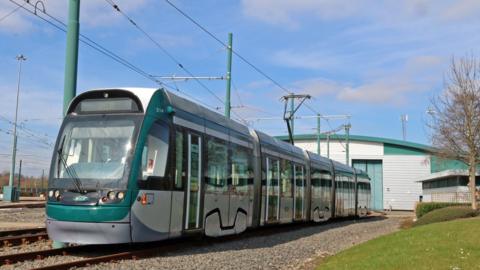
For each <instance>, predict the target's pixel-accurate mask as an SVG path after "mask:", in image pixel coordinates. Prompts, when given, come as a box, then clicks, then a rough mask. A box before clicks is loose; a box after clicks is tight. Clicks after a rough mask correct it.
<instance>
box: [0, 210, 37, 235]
mask: <svg viewBox="0 0 480 270" xmlns="http://www.w3.org/2000/svg"><path fill="white" fill-rule="evenodd" d="M45 219H46V218H45V208H7V209H0V230H14V229H21V228H25V227H27V228H28V227H35V226H36V225H40V226H45Z"/></svg>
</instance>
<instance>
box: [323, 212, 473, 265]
mask: <svg viewBox="0 0 480 270" xmlns="http://www.w3.org/2000/svg"><path fill="white" fill-rule="evenodd" d="M478 228H480V218H467V219H460V220H454V221H448V222H440V223H435V224H429V225H425V226H419V227H414V228H412V229H408V230H402V231H399V232H396V233H393V234H390V235H386V236H382V237H379V238H377V239H373V240H371V241H368V242H366V243H363V244H360V245H358V246H355V247H353V248H350V249H348V250H345V251H343V252H340V253H339V254H337V255H335V256H332V257H330V258H327V259H326V260H324V261H323V263H321V264H320V265H319V266H318V267H317V270H320V269H321V270H328V269H349V270H352V269H361V270H363V269H369V270H374V269H382V270H384V269H419V270H421V269H455V270H460V269H480V263H479V258H480V234H479V233H478Z"/></svg>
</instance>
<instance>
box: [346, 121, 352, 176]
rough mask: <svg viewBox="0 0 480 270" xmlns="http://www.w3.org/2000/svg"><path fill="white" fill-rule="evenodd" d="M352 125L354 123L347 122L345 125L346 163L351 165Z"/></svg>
mask: <svg viewBox="0 0 480 270" xmlns="http://www.w3.org/2000/svg"><path fill="white" fill-rule="evenodd" d="M351 127H352V125H350V124H346V125H345V135H346V136H345V140H346V143H345V159H346V162H345V164H347V166H350V128H351Z"/></svg>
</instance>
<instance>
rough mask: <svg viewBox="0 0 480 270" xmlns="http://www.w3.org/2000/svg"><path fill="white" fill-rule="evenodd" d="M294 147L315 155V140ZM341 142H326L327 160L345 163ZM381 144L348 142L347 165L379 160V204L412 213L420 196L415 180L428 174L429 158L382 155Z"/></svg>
mask: <svg viewBox="0 0 480 270" xmlns="http://www.w3.org/2000/svg"><path fill="white" fill-rule="evenodd" d="M295 145H296V146H298V147H301V148H303V149H306V150H308V151H311V152H314V153H316V152H317V142H316V141H314V140H313V141H298V142H296V143H295ZM320 146H321V149H320V151H321V154H322V156H327V143H326V141H322V142H321V144H320ZM344 146H345V143H344V141H342V142H341V143H340V142H339V141H330V158H331V159H333V160H336V161H339V162H342V163H345V148H344ZM383 151H384V146H383V143H376V142H359V141H351V142H350V164H351V160H352V159H376V160H382V164H383V165H382V166H383V204H384V208H385V209H393V210H413V209H414V206H415V203H416V202H417V201H418V199H419V196H420V195H421V194H422V186H421V184H420V183H417V182H416V181H418V180H419V179H422V178H423V177H425V176H428V175H429V174H430V162H429V159H430V157H429V156H427V155H422V156H417V155H384V154H383Z"/></svg>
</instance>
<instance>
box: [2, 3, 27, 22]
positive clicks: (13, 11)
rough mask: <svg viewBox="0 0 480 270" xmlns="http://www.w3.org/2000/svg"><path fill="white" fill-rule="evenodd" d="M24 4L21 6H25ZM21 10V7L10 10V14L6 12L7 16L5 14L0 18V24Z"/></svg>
mask: <svg viewBox="0 0 480 270" xmlns="http://www.w3.org/2000/svg"><path fill="white" fill-rule="evenodd" d="M25 4H26V2H25V3H24V4H23V5H25ZM20 8H21V6H17V7H15V8H14V9H12V10H11V11H10V12H8V13H7V14H5V15H4V16H3V17H1V18H0V22H2V21H3V20H5V19H6V18H8V17H10V16H11V15H13V14H14V13H15V12H17V11H18V10H19V9H20Z"/></svg>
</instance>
